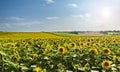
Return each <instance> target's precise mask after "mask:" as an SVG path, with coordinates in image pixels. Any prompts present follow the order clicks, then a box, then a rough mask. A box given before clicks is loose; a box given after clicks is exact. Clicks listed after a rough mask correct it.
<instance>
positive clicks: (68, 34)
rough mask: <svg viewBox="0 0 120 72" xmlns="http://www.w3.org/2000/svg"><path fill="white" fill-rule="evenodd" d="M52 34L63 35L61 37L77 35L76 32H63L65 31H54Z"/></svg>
mask: <svg viewBox="0 0 120 72" xmlns="http://www.w3.org/2000/svg"><path fill="white" fill-rule="evenodd" d="M53 34H56V35H59V36H63V37H78V36H79V35H78V34H72V33H65V32H54V33H53Z"/></svg>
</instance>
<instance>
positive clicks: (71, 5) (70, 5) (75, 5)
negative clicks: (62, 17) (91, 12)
mask: <svg viewBox="0 0 120 72" xmlns="http://www.w3.org/2000/svg"><path fill="white" fill-rule="evenodd" d="M68 6H69V7H72V8H76V7H78V6H77V4H75V3H70V4H68Z"/></svg>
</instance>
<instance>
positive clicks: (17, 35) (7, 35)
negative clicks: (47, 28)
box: [0, 32, 62, 40]
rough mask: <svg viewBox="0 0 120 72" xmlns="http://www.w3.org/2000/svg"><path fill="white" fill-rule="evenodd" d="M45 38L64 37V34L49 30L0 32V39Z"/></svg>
mask: <svg viewBox="0 0 120 72" xmlns="http://www.w3.org/2000/svg"><path fill="white" fill-rule="evenodd" d="M28 38H33V39H38V38H40V39H44V38H62V36H59V35H55V34H51V33H47V32H0V40H3V39H28Z"/></svg>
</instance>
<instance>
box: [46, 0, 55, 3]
mask: <svg viewBox="0 0 120 72" xmlns="http://www.w3.org/2000/svg"><path fill="white" fill-rule="evenodd" d="M46 3H47V4H50V3H54V0H46Z"/></svg>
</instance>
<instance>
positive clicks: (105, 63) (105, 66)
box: [101, 60, 111, 70]
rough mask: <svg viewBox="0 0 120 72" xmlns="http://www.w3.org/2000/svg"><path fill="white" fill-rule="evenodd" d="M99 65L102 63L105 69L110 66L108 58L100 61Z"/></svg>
mask: <svg viewBox="0 0 120 72" xmlns="http://www.w3.org/2000/svg"><path fill="white" fill-rule="evenodd" d="M101 65H102V68H104V69H107V70H108V69H110V68H111V62H110V61H108V60H104V61H103V62H102V63H101Z"/></svg>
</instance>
